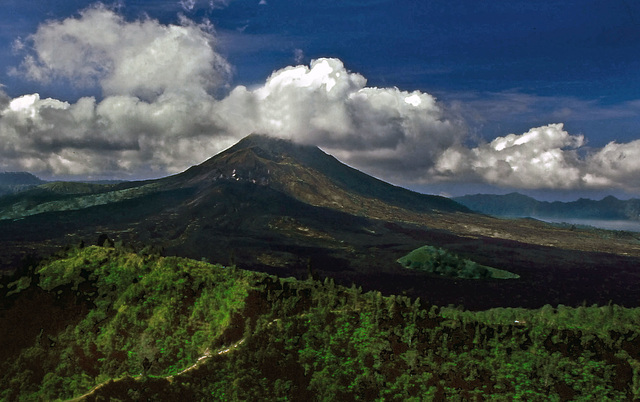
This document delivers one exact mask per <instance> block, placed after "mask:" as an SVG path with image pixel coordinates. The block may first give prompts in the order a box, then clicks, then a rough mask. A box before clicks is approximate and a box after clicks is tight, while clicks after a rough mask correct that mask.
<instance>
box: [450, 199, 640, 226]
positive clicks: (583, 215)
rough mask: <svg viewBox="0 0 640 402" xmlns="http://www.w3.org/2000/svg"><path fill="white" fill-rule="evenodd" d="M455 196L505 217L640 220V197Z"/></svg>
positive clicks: (481, 209)
mask: <svg viewBox="0 0 640 402" xmlns="http://www.w3.org/2000/svg"><path fill="white" fill-rule="evenodd" d="M454 200H455V201H457V202H459V203H460V204H462V205H464V206H466V207H468V208H469V209H471V210H473V211H477V212H481V213H485V214H489V215H494V216H503V217H536V218H549V219H602V220H640V199H635V198H633V199H630V200H619V199H617V198H616V197H613V196H608V197H605V198H603V199H602V200H600V201H595V200H590V199H586V198H581V199H579V200H576V201H572V202H560V201H554V202H548V201H538V200H536V199H534V198H531V197H528V196H526V195H522V194H519V193H510V194H506V195H495V194H476V195H465V196H462V197H456V198H454Z"/></svg>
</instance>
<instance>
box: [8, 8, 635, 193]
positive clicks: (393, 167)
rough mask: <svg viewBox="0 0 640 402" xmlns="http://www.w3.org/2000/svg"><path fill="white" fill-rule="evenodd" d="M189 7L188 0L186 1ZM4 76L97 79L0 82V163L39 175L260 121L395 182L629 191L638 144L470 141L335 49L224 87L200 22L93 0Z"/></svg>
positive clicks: (453, 122)
mask: <svg viewBox="0 0 640 402" xmlns="http://www.w3.org/2000/svg"><path fill="white" fill-rule="evenodd" d="M183 3H184V5H183V6H184V7H186V8H189V7H190V6H191V4H192V2H183ZM15 48H16V49H17V50H18V51H20V52H22V53H23V54H24V58H23V62H22V64H21V65H20V66H17V67H16V69H15V70H14V72H13V73H14V74H15V75H17V76H21V77H24V78H25V79H28V80H32V81H34V82H36V83H47V82H51V81H60V80H62V81H66V82H69V83H72V84H73V85H77V86H81V87H85V88H88V89H94V90H95V89H98V90H99V91H101V93H102V97H101V98H100V99H96V98H95V97H83V98H80V99H78V100H77V101H75V102H66V101H62V100H57V99H49V98H47V99H43V98H41V96H40V95H39V94H37V93H34V94H27V95H24V96H20V97H16V98H13V99H11V98H10V97H8V96H7V95H5V94H3V93H1V92H0V169H2V170H27V171H30V172H33V173H37V174H40V175H42V176H44V177H51V176H55V175H81V176H85V177H106V176H108V177H120V178H126V177H136V178H141V177H152V176H160V175H164V174H168V173H175V172H178V171H181V170H183V169H186V168H187V167H189V166H190V165H193V164H196V163H199V162H201V161H203V160H205V159H207V158H208V157H210V156H212V155H213V154H215V153H217V152H219V151H221V150H223V149H225V148H227V147H228V146H230V145H231V144H233V143H234V142H235V141H237V140H239V139H240V138H242V137H244V136H246V135H248V134H250V133H252V132H261V133H267V134H270V135H274V136H278V137H283V138H290V139H293V140H295V141H298V142H303V143H308V144H314V145H318V146H320V147H322V148H323V149H325V150H326V151H327V152H330V153H332V154H334V155H336V156H337V157H339V158H340V159H341V160H343V161H344V162H346V163H349V164H351V165H353V166H355V167H358V168H360V169H363V170H365V171H366V172H369V173H372V174H374V175H376V176H378V177H381V178H383V179H387V180H391V181H394V182H396V183H405V184H406V183H412V182H413V183H429V182H437V181H450V182H477V183H488V184H492V185H498V186H505V187H515V188H551V189H575V188H581V189H588V188H607V187H615V188H626V189H635V190H636V191H640V178H639V177H640V175H638V173H640V141H633V142H629V143H615V142H612V143H609V144H608V145H606V146H604V147H603V148H601V149H592V148H590V147H589V146H588V141H587V139H586V138H584V137H583V136H582V135H580V134H571V133H569V132H567V131H566V130H565V129H564V126H563V125H562V124H560V123H555V124H549V125H547V126H543V127H537V128H532V129H531V130H529V131H527V132H525V133H518V134H506V135H504V136H501V137H498V138H495V139H494V140H492V141H490V142H487V143H477V142H476V143H474V142H473V141H471V138H470V135H469V134H468V132H469V131H470V130H469V129H468V127H467V124H469V123H468V122H466V121H465V120H464V119H463V118H462V117H461V115H460V114H456V113H455V111H454V110H453V109H449V108H447V107H446V106H445V105H444V104H442V103H441V102H439V101H438V100H436V98H435V97H434V96H432V95H430V94H428V93H424V92H420V91H413V92H409V91H402V90H400V89H398V88H395V87H391V88H377V87H368V86H367V80H366V78H365V77H364V76H362V75H360V74H358V73H355V72H350V71H349V70H348V69H347V68H346V67H345V66H344V64H343V62H342V61H341V60H338V59H329V58H327V59H317V60H314V61H312V62H311V64H310V65H309V66H305V65H298V66H289V67H285V68H282V69H280V70H277V71H274V72H273V73H272V74H271V76H270V77H269V78H268V79H267V80H266V81H265V83H264V84H263V85H259V86H257V87H253V88H247V87H245V86H237V87H235V88H233V89H230V88H229V82H230V77H231V73H232V67H231V66H230V64H229V63H228V62H227V61H226V60H225V59H224V57H222V56H221V55H220V54H219V53H218V52H217V51H216V36H215V31H214V29H213V27H212V26H211V25H210V24H196V23H194V22H193V21H191V20H189V19H187V18H185V17H182V18H181V20H180V24H179V25H164V24H161V23H159V22H158V21H157V20H153V19H150V18H143V19H139V20H135V21H127V20H125V19H124V18H123V17H122V16H121V15H119V14H118V13H117V12H116V11H114V10H112V9H109V8H108V7H105V6H102V5H98V6H94V7H90V8H88V9H86V10H84V11H82V12H81V13H80V14H79V15H78V16H76V17H73V18H68V19H65V20H61V21H48V22H46V23H43V24H41V25H40V27H39V28H38V30H37V31H36V32H35V33H34V34H33V35H32V36H31V37H29V38H27V39H26V40H23V41H19V42H16V45H15Z"/></svg>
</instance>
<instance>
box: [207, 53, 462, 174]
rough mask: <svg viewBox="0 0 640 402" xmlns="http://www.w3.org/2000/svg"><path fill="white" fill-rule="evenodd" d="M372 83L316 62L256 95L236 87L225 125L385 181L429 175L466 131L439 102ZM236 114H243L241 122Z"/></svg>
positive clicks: (276, 76) (223, 105) (226, 105)
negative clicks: (318, 150)
mask: <svg viewBox="0 0 640 402" xmlns="http://www.w3.org/2000/svg"><path fill="white" fill-rule="evenodd" d="M366 83H367V81H366V79H365V77H363V76H362V75H360V74H357V73H352V72H349V71H348V70H347V69H346V68H345V66H344V65H343V63H342V62H341V61H340V60H338V59H318V60H314V61H312V62H311V65H310V66H302V65H301V66H295V67H287V68H284V69H281V70H278V71H275V72H274V73H273V74H272V75H271V76H270V77H269V78H268V79H267V81H266V83H265V84H264V85H263V86H261V87H259V88H256V89H254V90H248V89H247V88H245V87H242V86H240V87H237V88H235V89H234V90H233V91H232V92H231V94H230V95H229V97H228V98H226V99H223V100H222V101H221V102H220V105H219V108H220V113H219V120H220V121H225V124H226V125H227V127H228V129H229V130H230V131H232V132H239V133H247V134H248V133H250V132H254V131H258V132H265V133H268V134H271V135H274V136H278V137H283V138H290V139H294V140H296V141H298V142H303V143H309V144H314V145H318V146H321V147H322V148H324V149H326V150H327V151H329V152H332V153H334V154H336V155H337V156H339V157H340V158H341V159H342V160H344V161H345V162H347V163H353V164H355V165H357V166H359V167H361V168H364V169H366V170H368V171H370V172H372V171H375V173H376V174H379V175H385V176H386V177H392V176H395V175H399V174H404V173H406V169H407V168H413V169H422V170H423V171H424V168H428V167H430V166H432V165H433V163H434V162H435V158H436V156H437V155H438V154H439V153H441V152H442V151H444V150H445V149H447V148H448V147H450V146H452V145H454V144H455V143H456V142H457V141H459V140H461V139H462V137H463V135H464V128H463V127H462V125H460V124H458V123H455V122H453V121H451V120H448V119H447V118H446V117H445V115H444V112H443V110H442V109H441V107H440V106H439V105H438V104H437V102H436V99H435V98H434V97H433V96H431V95H429V94H427V93H422V92H419V91H414V92H406V91H401V90H399V89H397V88H375V87H367V86H366ZM233 111H236V113H238V111H242V112H241V113H240V114H241V115H242V116H243V118H235V117H234V114H233ZM229 116H231V118H229ZM417 173H418V174H419V173H420V172H417Z"/></svg>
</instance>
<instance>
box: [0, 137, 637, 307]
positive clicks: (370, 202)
mask: <svg viewBox="0 0 640 402" xmlns="http://www.w3.org/2000/svg"><path fill="white" fill-rule="evenodd" d="M99 234H104V235H106V236H108V237H109V238H111V239H113V240H114V241H116V242H118V241H120V242H123V243H124V244H131V245H134V246H136V247H137V248H139V249H142V248H144V247H148V248H153V249H155V250H162V252H163V253H164V254H165V255H175V256H183V257H190V258H194V259H197V260H201V259H205V260H207V261H211V262H213V263H221V264H226V265H237V266H238V267H240V268H243V269H250V270H255V271H261V272H266V273H271V274H277V275H279V276H281V277H288V276H293V277H297V278H306V277H307V276H308V275H309V273H311V274H312V275H313V276H314V277H317V278H320V279H324V278H332V279H334V280H335V281H336V283H340V284H343V285H346V286H350V285H351V284H352V283H355V284H356V285H358V286H362V287H363V289H365V290H379V291H381V292H383V294H385V295H391V294H404V295H407V296H410V297H421V298H422V299H423V300H428V301H429V302H430V303H434V304H437V305H443V306H446V305H449V304H453V305H462V306H464V307H465V308H468V309H473V310H481V309H486V308H490V307H508V306H512V307H536V308H537V307H541V306H543V305H545V304H551V305H554V306H555V305H558V304H564V305H569V306H579V305H581V304H583V303H586V304H587V305H591V304H594V303H596V304H599V305H606V304H608V303H609V302H612V303H616V304H619V305H623V306H628V307H633V306H638V303H640V286H638V285H639V284H640V234H638V233H629V232H611V231H600V230H584V229H572V228H562V227H554V226H551V225H547V224H544V223H542V222H539V221H535V220H530V219H519V220H508V219H496V218H492V217H489V216H485V215H481V214H477V213H472V212H471V211H469V210H468V209H467V208H465V207H463V206H461V205H460V204H457V203H455V202H453V201H451V200H449V199H446V198H443V197H437V196H429V195H423V194H418V193H414V192H411V191H408V190H405V189H402V188H399V187H395V186H392V185H389V184H387V183H384V182H382V181H380V180H377V179H375V178H372V177H370V176H367V175H365V174H363V173H362V172H359V171H357V170H354V169H352V168H350V167H348V166H345V165H343V164H342V163H340V162H338V161H337V160H336V159H335V158H333V157H331V156H330V155H327V154H325V153H324V152H322V151H321V150H319V149H318V148H316V147H310V146H301V145H296V144H293V143H291V142H287V141H284V140H277V139H273V138H268V137H264V136H259V135H252V136H249V137H247V138H246V139H244V140H242V141H241V142H240V143H238V144H237V145H235V146H234V147H232V148H230V149H228V150H227V151H224V152H222V153H221V154H219V155H216V156H215V157H213V158H211V159H210V160H208V161H206V162H204V163H203V164H201V165H198V166H194V167H193V168H191V169H189V170H187V171H185V172H183V173H181V174H178V175H175V176H170V177H167V178H164V179H159V180H151V181H145V182H131V183H119V184H105V185H98V184H91V185H87V184H80V183H47V184H45V185H42V186H38V187H36V188H33V189H31V190H28V191H25V192H21V193H18V194H13V195H10V196H5V197H1V198H0V266H1V267H2V268H3V269H4V270H5V271H11V270H15V269H16V268H18V267H20V266H28V265H29V264H30V263H32V262H33V261H36V260H37V259H38V258H39V257H40V256H44V255H48V254H50V253H51V252H54V251H56V250H59V249H60V248H61V247H64V246H65V245H77V244H80V243H82V242H84V243H85V244H93V243H95V241H96V238H97V237H98V235H99ZM425 245H429V246H433V247H439V248H443V249H445V250H448V251H449V252H451V253H455V254H457V255H459V256H460V257H461V258H464V259H468V260H471V261H473V262H475V263H477V264H481V265H486V266H490V267H494V268H496V269H501V270H505V271H509V272H512V273H513V274H515V275H518V276H519V278H518V279H513V280H509V281H502V280H494V279H483V280H472V279H451V278H443V277H439V276H435V275H430V274H428V273H426V272H419V271H415V270H408V269H405V268H403V267H402V266H400V264H398V263H397V262H396V261H397V260H398V258H400V257H402V256H404V255H406V254H407V253H408V252H410V251H411V250H414V249H416V248H419V247H422V246H425Z"/></svg>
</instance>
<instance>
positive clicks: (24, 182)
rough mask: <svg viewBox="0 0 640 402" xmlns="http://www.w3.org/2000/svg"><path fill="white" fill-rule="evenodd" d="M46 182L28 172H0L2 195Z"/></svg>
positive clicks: (0, 193) (0, 194) (0, 192)
mask: <svg viewBox="0 0 640 402" xmlns="http://www.w3.org/2000/svg"><path fill="white" fill-rule="evenodd" d="M43 183H45V181H44V180H40V179H39V178H37V177H36V176H34V175H32V174H31V173H27V172H2V173H0V196H2V195H6V194H12V193H16V192H19V191H24V190H27V189H29V188H32V187H35V186H37V185H40V184H43Z"/></svg>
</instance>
